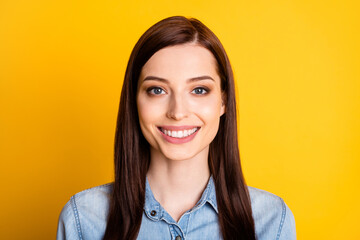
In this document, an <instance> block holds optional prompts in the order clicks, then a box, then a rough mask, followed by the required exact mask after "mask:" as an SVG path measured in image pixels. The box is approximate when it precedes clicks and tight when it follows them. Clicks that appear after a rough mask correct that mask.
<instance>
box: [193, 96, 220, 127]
mask: <svg viewBox="0 0 360 240" xmlns="http://www.w3.org/2000/svg"><path fill="white" fill-rule="evenodd" d="M191 106H192V109H193V111H194V112H196V113H198V114H199V115H200V116H201V117H202V118H203V119H204V120H205V121H207V122H208V121H211V120H214V121H216V119H219V118H220V113H221V100H220V99H219V98H218V97H217V96H213V97H208V98H203V99H196V100H195V101H193V102H192V103H191Z"/></svg>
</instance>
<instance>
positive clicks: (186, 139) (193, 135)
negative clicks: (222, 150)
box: [158, 128, 200, 144]
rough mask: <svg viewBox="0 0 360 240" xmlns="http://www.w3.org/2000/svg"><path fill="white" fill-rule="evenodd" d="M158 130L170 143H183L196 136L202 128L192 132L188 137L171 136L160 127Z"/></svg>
mask: <svg viewBox="0 0 360 240" xmlns="http://www.w3.org/2000/svg"><path fill="white" fill-rule="evenodd" d="M158 130H159V132H160V133H161V135H162V136H163V138H164V139H165V140H166V141H168V142H169V143H175V144H181V143H187V142H190V141H191V140H192V139H193V138H194V137H195V135H196V134H197V133H198V132H199V130H200V128H199V129H198V130H197V131H196V132H194V133H193V134H191V135H189V136H187V137H184V138H174V137H170V136H168V135H166V134H164V133H163V132H162V131H161V130H160V129H159V128H158Z"/></svg>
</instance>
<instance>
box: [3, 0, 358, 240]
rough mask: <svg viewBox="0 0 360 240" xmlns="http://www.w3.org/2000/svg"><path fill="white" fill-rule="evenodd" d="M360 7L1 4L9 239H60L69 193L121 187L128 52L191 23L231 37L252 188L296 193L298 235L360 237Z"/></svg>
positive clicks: (36, 0) (187, 2)
mask: <svg viewBox="0 0 360 240" xmlns="http://www.w3.org/2000/svg"><path fill="white" fill-rule="evenodd" d="M359 10H360V8H359V5H358V3H357V1H355V0H354V1H344V0H342V1H341V0H339V1H329V0H327V1H314V0H297V1H269V0H264V1H225V0H224V1H210V0H207V1H193V0H182V1H168V0H164V1H116V0H113V1H110V0H104V1H90V0H86V1H85V0H84V1H76V0H71V1H70V0H62V1H60V0H58V1H45V0H32V1H21V0H8V1H5V0H0V160H1V162H0V188H1V199H0V208H1V209H0V239H54V238H55V234H56V227H57V220H58V216H59V213H60V211H61V208H62V207H63V206H64V204H65V203H66V202H67V201H68V199H69V198H70V196H71V195H73V194H75V193H76V192H79V191H81V190H83V189H85V188H89V187H93V186H96V185H100V184H103V183H107V182H110V181H112V179H113V170H112V168H113V160H112V155H113V139H114V132H115V122H116V115H117V109H118V104H119V96H120V90H121V86H122V79H123V76H124V71H125V67H126V63H127V60H128V57H129V55H130V51H131V49H132V47H133V46H134V44H135V42H136V41H137V39H138V38H139V37H140V35H141V34H142V33H143V32H144V31H145V30H146V29H147V28H148V27H150V26H151V25H152V24H154V23H155V22H157V21H158V20H160V19H162V18H165V17H168V16H172V15H185V16H192V17H196V18H198V19H200V20H201V21H203V22H204V23H205V24H206V25H207V26H208V27H209V28H210V29H212V30H213V31H214V32H215V33H216V34H217V35H218V37H219V38H220V39H221V41H222V42H223V44H224V46H225V49H226V50H227V52H228V54H229V57H230V60H231V62H232V65H233V68H234V72H235V77H236V82H237V91H238V100H239V116H240V119H239V134H240V135H239V139H240V154H241V158H242V163H243V168H244V174H245V176H246V179H247V182H248V184H249V185H251V186H254V187H257V188H261V189H265V190H267V191H270V192H273V193H275V194H277V195H279V196H281V197H283V198H284V200H285V202H286V203H287V204H288V205H289V207H290V208H291V210H292V211H293V213H294V215H295V219H296V226H297V233H298V239H360V233H359V229H358V224H359V215H360V207H359V198H360V194H359V190H360V188H359V182H360V181H359V180H360V177H359V170H360V164H359V160H360V150H359V147H360V144H359V143H360V127H359V123H360V113H359V112H360V93H359V92H360V83H359V81H360V74H359V73H360V71H359V69H360V68H359V61H360V59H359V56H360V49H359V42H360V36H359V32H360V30H359V29H360V24H359V22H360V18H359Z"/></svg>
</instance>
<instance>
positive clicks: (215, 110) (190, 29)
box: [57, 17, 296, 240]
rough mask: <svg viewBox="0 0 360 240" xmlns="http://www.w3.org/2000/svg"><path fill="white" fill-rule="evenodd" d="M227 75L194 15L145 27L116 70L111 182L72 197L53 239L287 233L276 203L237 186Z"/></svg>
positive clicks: (287, 214) (240, 182) (286, 212)
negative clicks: (120, 75)
mask: <svg viewBox="0 0 360 240" xmlns="http://www.w3.org/2000/svg"><path fill="white" fill-rule="evenodd" d="M236 123H237V121H236V104H235V88H234V79H233V74H232V69H231V66H230V62H229V60H228V57H227V55H226V53H225V50H224V48H223V46H222V45H221V43H220V41H219V40H218V38H217V37H216V36H215V35H214V34H213V33H212V32H211V30H209V29H208V28H207V27H206V26H205V25H203V24H202V23H201V22H200V21H198V20H196V19H187V18H185V17H170V18H167V19H164V20H162V21H160V22H158V23H157V24H155V25H154V26H152V27H151V28H150V29H148V30H147V31H146V32H145V33H144V34H143V35H142V36H141V38H140V39H139V41H138V42H137V44H136V45H135V47H134V49H133V51H132V53H131V56H130V59H129V62H128V66H127V70H126V74H125V79H124V84H123V88H122V93H121V100H120V107H119V114H118V120H117V129H116V136H115V182H114V183H113V184H107V185H102V186H99V187H95V188H92V189H89V190H85V191H83V192H80V193H78V194H76V195H75V196H73V197H72V198H71V200H70V201H69V202H68V203H67V204H66V205H65V207H64V209H63V211H62V213H61V215H60V219H59V226H58V235H57V238H58V239H176V240H180V239H259V240H262V239H286V240H292V239H296V234H295V223H294V217H293V215H292V213H291V211H290V209H289V208H288V207H287V206H286V204H285V203H284V202H283V200H282V199H281V198H279V197H277V196H275V195H273V194H270V193H267V192H265V191H262V190H258V189H255V188H251V187H247V186H246V184H245V180H244V178H243V174H242V171H241V166H240V159H239V150H238V142H237V126H236Z"/></svg>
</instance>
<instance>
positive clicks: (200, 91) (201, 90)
mask: <svg viewBox="0 0 360 240" xmlns="http://www.w3.org/2000/svg"><path fill="white" fill-rule="evenodd" d="M191 92H192V93H195V94H196V95H204V94H207V93H208V90H207V89H205V88H203V87H197V88H195V89H194V90H192V91H191Z"/></svg>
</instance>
